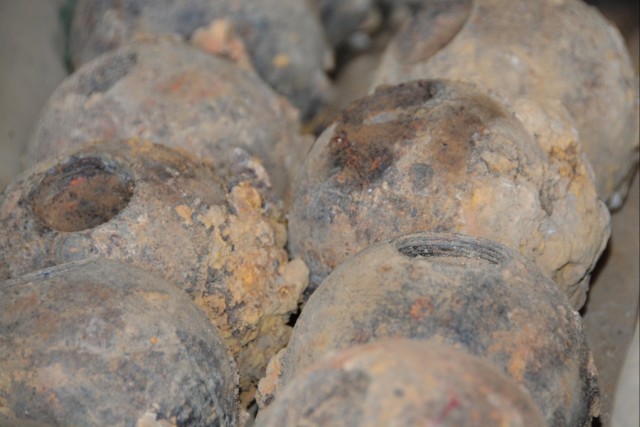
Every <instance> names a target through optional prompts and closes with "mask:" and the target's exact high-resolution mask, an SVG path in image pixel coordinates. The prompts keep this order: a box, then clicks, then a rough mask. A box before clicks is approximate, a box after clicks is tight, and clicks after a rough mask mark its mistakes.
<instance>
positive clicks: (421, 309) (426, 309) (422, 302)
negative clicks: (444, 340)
mask: <svg viewBox="0 0 640 427" xmlns="http://www.w3.org/2000/svg"><path fill="white" fill-rule="evenodd" d="M432 310H433V303H432V302H431V298H429V297H420V298H418V299H416V300H415V302H414V303H413V304H412V305H411V308H410V309H409V315H410V316H411V318H412V319H414V320H421V319H423V318H424V317H425V316H426V315H427V314H429V313H430V312H431V311H432Z"/></svg>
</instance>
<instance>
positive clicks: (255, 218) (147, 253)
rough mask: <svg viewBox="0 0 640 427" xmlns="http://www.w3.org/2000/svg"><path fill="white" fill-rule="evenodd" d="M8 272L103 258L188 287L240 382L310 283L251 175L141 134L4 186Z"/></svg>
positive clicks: (260, 364)
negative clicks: (228, 174)
mask: <svg viewBox="0 0 640 427" xmlns="http://www.w3.org/2000/svg"><path fill="white" fill-rule="evenodd" d="M0 230H1V231H0V254H1V255H0V258H2V260H3V262H2V263H0V265H2V264H4V266H5V267H4V268H5V270H6V271H5V272H4V275H5V276H6V277H16V276H19V275H21V274H25V273H27V272H30V271H34V270H36V269H40V268H45V267H49V266H53V265H57V264H62V263H65V262H69V261H73V260H79V259H85V258H95V257H104V258H109V259H114V260H119V261H123V262H127V263H131V264H134V265H136V266H139V267H141V268H143V269H145V270H148V271H151V272H155V273H157V274H158V275H160V276H162V277H164V278H165V279H167V280H168V281H170V282H171V283H174V284H176V285H177V286H179V287H181V288H182V289H184V290H185V291H186V292H187V293H188V294H189V295H191V297H192V298H193V299H194V301H195V302H196V304H197V305H198V306H199V307H200V308H201V309H202V310H203V311H204V312H205V314H206V315H207V317H209V318H210V319H211V321H212V322H213V323H214V324H215V325H216V326H217V327H218V328H219V330H220V333H221V335H222V338H223V339H224V341H225V344H226V345H227V346H228V347H229V348H230V350H231V352H232V353H233V355H234V356H235V357H236V358H237V362H238V365H239V370H240V375H241V385H242V389H243V390H247V389H250V384H251V383H252V382H254V381H257V379H258V378H260V377H261V376H262V374H263V372H264V368H265V366H266V363H267V361H268V360H269V357H270V356H271V355H272V354H274V353H275V352H276V351H278V350H279V349H280V348H282V347H283V346H284V345H285V344H286V342H287V339H288V337H289V333H290V327H289V326H287V325H286V324H287V322H288V320H289V315H290V313H292V312H294V311H295V310H296V305H297V303H298V300H299V298H300V295H301V293H302V291H303V289H304V287H305V285H306V280H307V269H306V266H305V265H304V263H303V262H301V261H300V260H296V261H292V262H288V257H287V253H286V251H285V250H284V244H285V241H286V232H285V231H284V227H283V225H281V224H279V223H277V221H276V220H275V219H274V218H273V217H272V216H270V215H268V214H267V213H266V211H265V210H264V206H263V203H262V200H261V198H260V194H259V193H258V191H257V190H256V189H255V188H253V187H252V186H251V185H249V184H247V183H246V182H242V183H239V184H238V185H236V186H234V187H232V188H231V189H229V190H228V191H227V189H226V188H225V187H224V186H223V184H222V183H221V181H220V179H219V178H218V177H217V176H216V174H215V170H214V169H213V168H212V167H210V166H209V165H208V164H206V163H202V162H199V161H196V160H195V159H194V158H192V157H189V156H187V155H185V154H181V153H179V152H177V151H175V150H172V149H170V148H168V147H165V146H163V145H158V144H152V143H150V142H146V141H139V140H128V141H123V142H117V141H111V142H100V143H97V144H94V145H90V146H86V147H85V148H83V149H81V150H80V151H77V152H73V153H68V154H66V155H61V156H59V157H57V158H54V159H50V160H47V161H44V162H42V163H40V164H38V165H37V166H35V167H34V168H32V169H30V170H27V171H25V172H24V173H23V174H22V175H20V176H19V177H18V178H17V179H16V181H14V182H13V183H12V184H10V185H9V186H8V187H7V188H6V189H5V191H4V193H3V194H1V195H0Z"/></svg>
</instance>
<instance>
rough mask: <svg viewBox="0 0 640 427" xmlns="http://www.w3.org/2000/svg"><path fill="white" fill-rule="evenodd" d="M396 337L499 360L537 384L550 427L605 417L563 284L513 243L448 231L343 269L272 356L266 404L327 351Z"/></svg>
mask: <svg viewBox="0 0 640 427" xmlns="http://www.w3.org/2000/svg"><path fill="white" fill-rule="evenodd" d="M387 337H406V338H414V339H429V340H432V341H437V342H442V343H445V344H449V345H454V346H456V347H457V348H461V349H463V350H465V351H466V352H468V353H470V354H472V355H475V356H478V357H481V358H483V359H485V360H487V361H489V362H490V363H491V364H492V365H493V366H495V367H497V368H498V369H499V370H501V371H502V372H504V373H506V374H507V375H508V376H509V377H511V378H512V379H514V380H515V381H516V382H517V383H518V384H520V385H521V386H523V387H524V388H525V389H527V390H528V391H529V393H530V394H531V396H532V397H533V400H534V401H535V402H536V404H537V405H538V407H539V408H540V409H541V411H542V413H543V415H544V417H545V420H546V421H547V422H548V423H549V425H550V426H586V425H590V422H591V417H592V416H595V415H597V414H598V411H599V397H598V396H599V394H598V388H597V378H596V377H597V375H596V370H595V366H594V364H593V359H592V357H591V352H590V351H589V348H588V347H587V342H586V337H585V334H584V331H583V329H582V321H581V318H580V316H579V314H578V313H577V312H576V311H574V310H573V308H572V307H571V305H570V304H569V301H568V300H567V299H566V297H565V296H564V295H563V294H562V293H561V292H560V291H559V290H558V287H557V286H556V285H555V284H554V283H553V282H552V281H551V280H550V279H549V278H548V277H547V276H545V275H544V274H543V273H542V272H541V271H540V270H539V269H538V268H537V267H536V266H535V264H533V263H531V262H530V261H529V260H527V259H525V258H524V257H522V256H521V255H519V254H518V253H516V252H514V251H512V250H510V249H508V248H506V247H505V246H502V245H499V244H497V243H495V242H491V241H488V240H483V239H476V238H472V237H468V236H463V235H455V234H446V233H443V234H440V233H418V234H412V235H408V236H403V237H399V238H396V239H394V240H391V241H389V242H386V243H382V244H377V245H373V246H371V247H369V248H368V249H365V250H364V251H362V252H360V253H359V254H357V255H355V256H353V257H352V258H350V259H349V260H348V261H345V262H344V263H343V264H341V265H340V266H339V267H337V268H336V269H335V270H334V271H333V273H331V274H330V275H329V276H328V277H327V278H326V279H325V280H324V282H322V285H321V286H320V287H319V288H318V289H317V290H316V292H315V293H314V294H313V295H311V298H309V300H308V302H307V304H306V305H305V306H304V308H303V310H302V313H301V315H300V317H299V318H298V320H297V322H296V325H295V327H294V330H293V334H292V336H291V339H290V341H289V344H288V346H287V348H286V350H283V351H282V352H281V353H279V356H277V357H276V358H274V360H273V361H272V362H270V368H268V369H267V377H266V378H265V379H263V380H261V383H260V390H261V402H266V401H268V400H269V399H270V396H271V395H272V394H273V393H274V388H277V387H274V385H277V384H278V383H279V384H281V385H282V386H284V385H287V384H289V383H290V382H291V381H293V378H294V377H295V376H296V375H298V373H299V372H300V371H301V370H302V369H304V368H306V367H309V366H311V365H312V364H313V363H315V362H316V361H317V360H319V359H320V358H321V357H322V356H323V355H324V354H326V353H327V352H329V351H332V350H335V349H340V348H346V347H351V346H354V345H357V344H363V343H366V342H369V341H375V340H379V339H382V338H387ZM276 398H277V395H276Z"/></svg>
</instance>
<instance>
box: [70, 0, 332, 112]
mask: <svg viewBox="0 0 640 427" xmlns="http://www.w3.org/2000/svg"><path fill="white" fill-rule="evenodd" d="M216 22H218V23H220V22H224V23H225V25H228V26H229V27H230V28H231V30H232V32H233V33H234V34H235V35H236V37H235V38H236V39H237V41H238V42H240V43H242V47H241V48H239V49H240V50H242V51H245V52H247V54H248V56H249V60H250V62H251V64H252V66H253V67H254V68H255V69H256V71H257V72H258V74H260V76H261V77H262V79H263V80H264V81H266V82H267V83H268V84H269V85H271V87H273V88H274V89H275V90H276V91H277V92H278V93H280V94H283V95H285V96H286V97H287V98H289V99H290V100H291V101H292V103H293V104H294V105H296V106H297V107H298V108H299V109H300V110H301V111H302V113H303V115H304V116H305V117H311V116H312V115H313V114H314V113H315V112H316V111H317V110H318V109H320V108H321V107H322V105H324V103H325V102H326V101H327V95H328V92H329V88H330V83H329V79H328V77H327V76H326V74H325V70H327V69H329V68H331V67H332V65H333V53H332V51H331V50H330V47H329V45H328V43H327V42H326V41H325V37H324V34H323V32H322V28H321V26H320V23H319V21H318V17H317V16H316V14H314V12H313V10H312V9H311V7H310V5H309V4H307V2H306V1H300V0H260V1H255V0H215V1H211V0H183V1H174V0H128V1H126V2H122V1H117V0H78V3H77V5H76V8H75V13H74V17H73V23H72V28H71V34H70V49H71V56H72V60H73V63H74V65H75V66H76V67H78V66H80V65H82V64H84V63H85V62H87V61H89V60H90V59H93V58H95V57H96V56H98V55H100V54H102V53H105V52H107V51H109V50H112V49H114V48H117V47H120V46H122V45H123V44H126V43H127V42H129V41H131V40H134V39H136V38H139V37H144V36H146V35H149V34H177V35H179V36H180V37H181V38H183V39H185V40H188V39H190V38H191V37H192V36H193V35H194V34H195V33H196V31H197V30H199V29H203V28H206V27H209V26H210V25H212V24H214V23H216Z"/></svg>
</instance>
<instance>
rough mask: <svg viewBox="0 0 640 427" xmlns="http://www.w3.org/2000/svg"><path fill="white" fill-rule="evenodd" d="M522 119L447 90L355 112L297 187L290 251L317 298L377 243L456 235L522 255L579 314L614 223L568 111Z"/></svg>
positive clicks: (405, 95)
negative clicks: (332, 276)
mask: <svg viewBox="0 0 640 427" xmlns="http://www.w3.org/2000/svg"><path fill="white" fill-rule="evenodd" d="M515 108H516V111H515V112H514V111H513V110H511V109H509V108H508V107H507V106H506V105H505V104H503V103H501V102H500V101H499V100H498V99H497V98H494V97H491V96H489V95H486V94H484V93H482V92H480V91H478V90H477V89H476V88H475V87H473V86H471V85H468V84H463V83H454V82H450V81H445V80H430V81H416V82H412V83H407V84H401V85H398V86H385V87H381V88H379V89H378V90H377V91H376V92H375V93H374V94H373V95H371V96H368V97H365V98H362V99H360V100H358V101H356V102H355V103H353V104H352V105H351V106H350V107H349V108H347V109H346V110H345V111H344V112H343V114H342V115H341V117H340V118H339V119H338V120H337V121H336V122H335V123H334V124H333V125H332V126H330V127H329V128H328V129H327V130H326V131H325V132H324V133H323V134H322V135H321V136H320V137H319V138H318V139H317V141H316V142H315V144H314V145H313V147H312V149H311V151H310V152H309V154H308V156H307V157H306V160H305V163H304V164H303V166H302V167H301V170H300V174H299V176H298V178H297V179H296V181H294V182H293V183H292V186H293V196H292V206H291V212H290V215H289V232H290V249H291V252H292V254H293V255H294V256H299V257H301V258H303V259H304V260H305V262H306V263H307V265H308V266H309V269H310V271H311V285H310V287H309V289H308V293H310V292H312V291H313V290H314V289H315V288H316V287H317V286H318V285H319V284H320V282H321V281H322V279H323V278H324V277H326V276H327V274H329V272H330V271H331V270H332V269H333V268H334V267H336V266H337V265H339V264H340V263H341V262H343V261H344V260H345V259H346V258H347V257H348V256H349V255H352V254H355V253H357V252H358V251H360V250H362V249H364V248H366V247H367V246H369V245H370V244H372V243H375V242H376V241H380V240H384V239H388V238H391V237H394V236H398V235H402V234H407V233H411V232H417V231H451V232H457V233H462V234H468V235H471V236H477V237H484V238H487V239H491V240H495V241H497V242H499V243H502V244H504V245H506V246H508V247H511V248H512V249H515V250H517V251H519V252H520V253H521V254H523V255H524V256H526V257H528V258H530V259H532V260H534V261H535V262H536V263H537V264H538V266H539V267H540V268H541V269H542V270H543V271H544V272H545V273H546V274H548V275H549V276H550V277H552V278H553V280H554V281H555V282H556V283H557V284H558V285H559V286H560V288H561V289H562V290H563V292H564V293H565V294H566V295H567V296H568V297H569V299H570V301H571V303H572V304H573V306H574V307H575V308H579V307H581V306H582V305H583V303H584V301H585V298H586V293H587V290H588V286H589V272H590V271H591V270H592V268H593V266H594V264H595V262H596V260H597V258H598V256H599V255H600V253H601V252H602V250H603V249H604V246H605V244H606V241H607V238H608V236H609V214H608V211H607V209H606V207H605V206H604V204H603V203H602V202H600V201H598V198H597V194H596V191H595V188H594V186H593V184H592V180H591V178H592V177H593V175H592V173H591V171H590V169H589V168H588V166H587V165H586V164H585V161H584V158H583V154H582V151H581V149H580V146H579V143H578V141H577V135H576V133H575V130H573V128H572V127H571V126H570V123H569V122H567V121H568V120H569V118H568V116H567V114H566V112H564V111H563V109H562V107H561V106H560V105H540V104H538V103H535V102H532V101H525V100H522V101H521V102H518V103H517V104H516V106H515ZM519 117H521V118H522V121H521V120H519ZM534 135H535V136H534ZM536 137H537V138H536Z"/></svg>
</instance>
